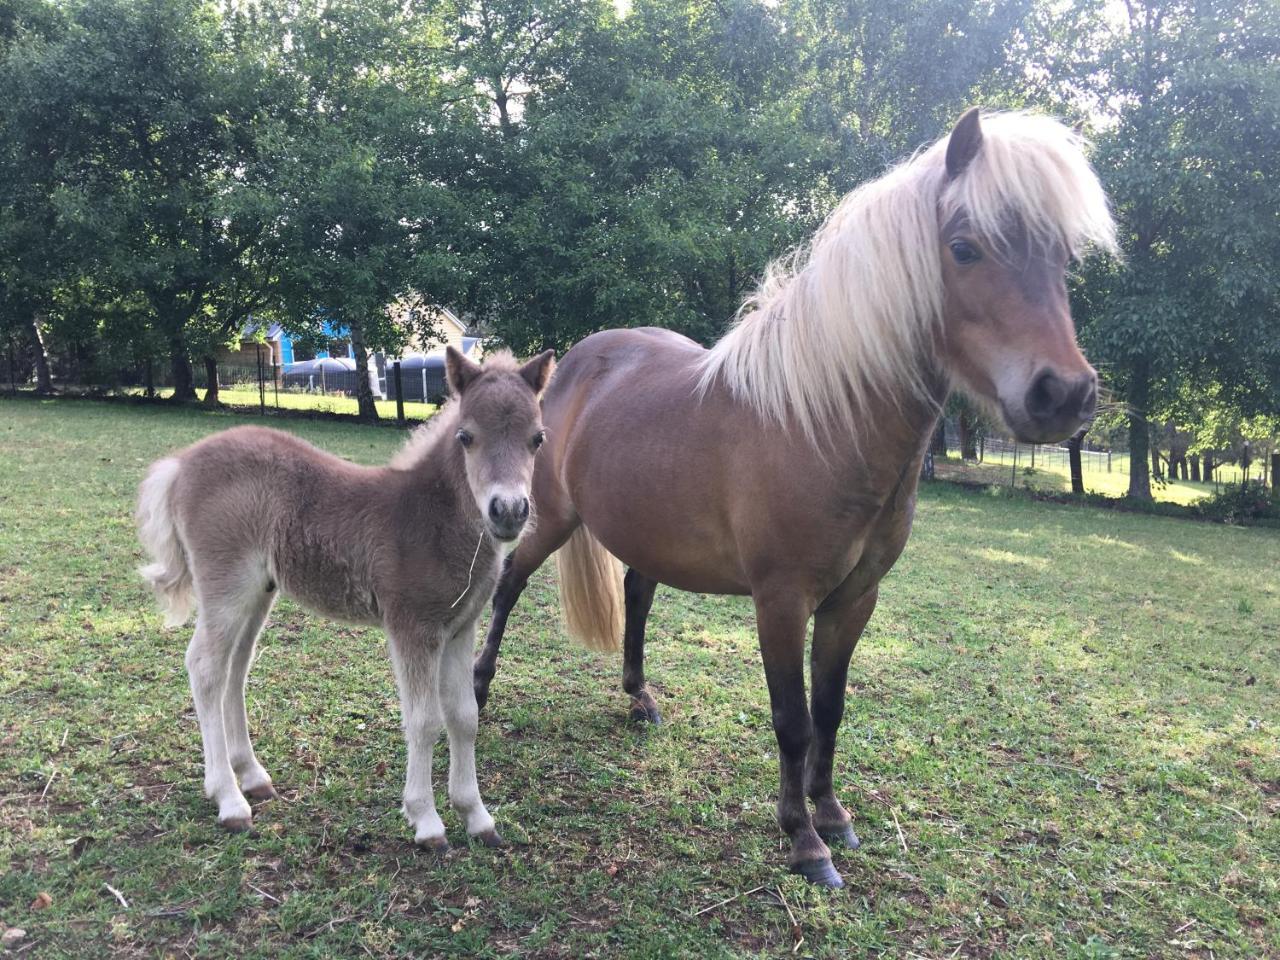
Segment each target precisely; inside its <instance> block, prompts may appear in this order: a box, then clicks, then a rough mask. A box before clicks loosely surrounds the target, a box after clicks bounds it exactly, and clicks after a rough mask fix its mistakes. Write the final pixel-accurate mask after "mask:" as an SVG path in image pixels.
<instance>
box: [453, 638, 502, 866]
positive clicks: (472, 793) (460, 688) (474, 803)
mask: <svg viewBox="0 0 1280 960" xmlns="http://www.w3.org/2000/svg"><path fill="white" fill-rule="evenodd" d="M474 649H475V624H474V623H472V624H469V625H468V626H467V627H465V628H464V629H462V630H460V631H458V633H456V634H455V635H454V636H452V637H450V638H449V640H448V641H447V642H446V644H445V648H444V652H443V653H442V655H441V659H440V705H441V708H442V709H443V711H444V723H445V728H446V729H447V730H448V731H449V803H450V804H452V806H453V808H454V809H455V810H457V811H458V815H459V816H461V817H462V820H463V823H464V824H465V825H466V828H467V833H468V834H469V835H470V836H473V837H475V838H476V839H477V840H479V841H480V842H481V843H483V844H485V846H489V847H497V846H502V845H503V840H502V838H501V837H500V836H498V832H497V830H495V829H494V825H493V817H491V816H490V815H489V811H488V810H486V809H485V806H484V801H483V800H481V799H480V785H479V784H478V783H477V782H476V726H477V719H478V717H479V712H480V711H479V708H478V707H477V706H476V697H475V691H474V689H473V688H472V685H471V680H472V673H471V651H472V650H474Z"/></svg>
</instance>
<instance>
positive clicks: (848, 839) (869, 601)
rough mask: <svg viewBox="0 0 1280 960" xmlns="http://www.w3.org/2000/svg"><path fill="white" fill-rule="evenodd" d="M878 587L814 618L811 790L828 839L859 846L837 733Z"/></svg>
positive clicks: (819, 827)
mask: <svg viewBox="0 0 1280 960" xmlns="http://www.w3.org/2000/svg"><path fill="white" fill-rule="evenodd" d="M875 603H876V592H875V590H874V589H873V590H872V591H871V592H870V593H868V594H865V595H864V596H863V597H861V598H860V599H859V600H858V601H856V602H855V603H852V604H849V605H847V606H844V607H837V608H835V609H833V610H824V611H822V612H820V613H819V614H818V615H817V616H816V617H815V620H814V629H813V652H812V656H811V660H810V674H811V680H812V688H813V741H812V742H811V744H810V746H809V755H808V760H807V766H806V771H805V778H806V784H805V789H806V792H807V793H808V794H809V797H810V799H812V800H813V805H814V816H813V822H814V826H815V828H816V829H817V831H818V833H819V834H820V835H821V836H822V837H823V838H824V839H826V840H828V841H833V842H840V843H843V844H845V845H846V846H849V847H856V846H858V837H857V835H856V834H855V833H854V832H853V826H852V818H851V817H850V816H849V812H848V811H847V810H845V808H844V806H843V805H842V804H841V803H840V801H839V800H838V799H836V795H835V787H834V784H833V782H832V768H833V766H834V762H835V749H836V734H837V732H838V731H839V729H840V721H841V720H842V719H843V717H844V696H845V684H846V683H847V680H848V675H849V658H850V657H851V656H852V654H853V650H854V647H855V646H857V643H858V638H859V637H860V636H861V635H862V631H863V629H864V628H865V627H866V625H867V620H868V619H869V618H870V617H871V611H872V610H874V609H875Z"/></svg>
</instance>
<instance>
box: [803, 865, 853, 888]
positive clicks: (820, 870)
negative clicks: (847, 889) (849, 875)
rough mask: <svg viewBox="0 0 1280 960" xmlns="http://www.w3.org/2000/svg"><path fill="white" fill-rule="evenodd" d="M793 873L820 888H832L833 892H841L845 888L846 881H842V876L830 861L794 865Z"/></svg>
mask: <svg viewBox="0 0 1280 960" xmlns="http://www.w3.org/2000/svg"><path fill="white" fill-rule="evenodd" d="M791 872H792V873H798V874H800V876H802V877H804V878H805V879H806V880H808V881H809V882H810V883H812V884H816V885H817V886H819V887H830V888H831V889H832V890H839V889H840V888H841V887H843V886H844V881H843V880H841V879H840V874H838V873H836V868H835V867H833V866H832V865H831V861H830V860H804V861H802V862H800V863H793V864H792V865H791Z"/></svg>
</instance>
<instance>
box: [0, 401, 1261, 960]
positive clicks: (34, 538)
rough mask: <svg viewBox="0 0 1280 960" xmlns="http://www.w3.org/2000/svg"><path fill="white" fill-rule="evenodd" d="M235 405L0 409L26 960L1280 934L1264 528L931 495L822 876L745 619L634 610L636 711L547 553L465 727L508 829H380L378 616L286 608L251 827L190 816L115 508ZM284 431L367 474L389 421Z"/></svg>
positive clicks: (171, 664) (389, 761) (693, 599)
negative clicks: (643, 681)
mask: <svg viewBox="0 0 1280 960" xmlns="http://www.w3.org/2000/svg"><path fill="white" fill-rule="evenodd" d="M234 422H253V420H252V419H251V418H245V419H240V418H235V417H226V416H218V417H211V416H208V415H205V414H203V413H200V412H197V411H186V410H171V409H152V408H142V409H134V408H126V407H116V406H113V405H99V404H91V403H80V402H63V401H61V400H59V401H55V402H51V403H48V404H34V403H27V402H19V401H9V400H5V399H3V398H0V424H3V427H0V491H3V493H2V494H0V495H2V496H3V497H4V500H3V503H2V504H0V512H2V513H3V520H2V521H0V597H3V600H0V636H3V637H4V640H3V642H0V859H3V862H4V863H5V869H4V870H3V871H0V904H2V905H3V906H2V907H0V922H3V923H4V924H5V925H6V929H7V928H12V927H18V928H21V929H23V930H25V931H26V936H25V938H24V939H23V940H22V941H20V943H19V947H21V946H24V945H31V946H30V949H29V950H28V951H27V953H25V954H22V955H23V956H51V957H59V956H65V957H85V956H105V955H112V954H126V953H137V954H148V955H149V954H164V953H174V954H179V955H180V954H181V953H182V951H183V950H188V951H190V952H191V953H192V954H193V955H194V954H201V953H203V954H208V955H215V956H222V955H226V954H228V953H231V952H237V953H244V954H262V955H267V954H270V955H283V954H287V953H290V952H293V953H297V952H300V951H306V950H310V951H312V952H314V953H315V954H316V955H323V956H365V955H367V954H368V953H372V954H374V955H375V956H380V955H383V954H388V955H404V954H412V955H425V956H449V957H463V956H467V957H470V956H499V955H511V954H520V955H524V956H531V957H546V958H550V957H570V956H572V957H578V956H593V955H594V956H633V957H642V956H649V957H652V956H709V957H751V956H760V955H765V954H767V955H775V954H776V955H787V954H789V953H790V951H791V950H792V947H793V946H794V944H795V943H796V942H797V941H796V939H795V936H794V931H793V926H792V921H791V919H790V918H789V917H788V915H787V912H786V910H785V909H784V908H783V907H782V906H781V904H780V902H779V901H778V899H777V898H776V897H774V896H773V895H772V894H769V895H766V894H765V891H766V890H768V891H772V890H775V889H777V890H779V891H780V893H781V895H782V896H785V898H786V901H787V903H788V904H789V905H790V907H791V910H792V912H793V914H794V916H795V925H796V926H798V927H799V930H800V933H801V934H802V936H803V937H804V943H803V945H802V946H801V947H800V949H799V951H798V952H797V955H806V956H814V957H846V956H861V955H870V954H873V953H890V954H895V955H902V956H907V955H910V954H915V955H919V956H930V957H933V956H937V957H946V956H950V955H952V954H953V953H957V951H958V953H957V956H960V957H963V956H970V955H979V954H992V955H1004V954H1014V953H1019V952H1020V953H1021V955H1026V956H1040V957H1058V956H1110V955H1112V954H1115V955H1117V956H1118V955H1122V954H1124V953H1125V952H1128V953H1133V954H1135V955H1140V956H1148V955H1150V956H1164V955H1167V954H1169V953H1170V952H1171V951H1182V952H1190V953H1195V952H1197V951H1198V952H1199V953H1201V954H1202V955H1203V956H1205V957H1207V956H1208V951H1209V950H1212V951H1213V955H1214V956H1215V957H1217V958H1223V957H1232V958H1241V960H1243V958H1251V957H1259V956H1267V955H1269V954H1271V953H1274V949H1273V946H1272V945H1273V944H1274V943H1276V942H1277V940H1278V938H1280V926H1278V925H1277V924H1278V923H1280V920H1278V919H1277V917H1276V912H1275V910H1274V909H1273V907H1274V903H1273V901H1274V899H1275V897H1274V872H1273V867H1272V861H1273V859H1274V858H1273V857H1271V856H1270V850H1272V849H1273V848H1274V846H1275V844H1274V842H1273V841H1274V831H1275V826H1274V824H1275V822H1276V817H1275V814H1276V813H1277V812H1280V809H1278V808H1277V806H1276V803H1277V798H1278V797H1280V748H1278V747H1277V740H1276V731H1275V723H1274V721H1273V720H1272V717H1273V716H1274V713H1275V711H1274V708H1273V706H1274V705H1273V700H1274V691H1275V690H1276V689H1277V686H1278V685H1280V664H1277V662H1276V658H1275V656H1274V653H1273V651H1274V645H1273V644H1269V643H1268V640H1269V639H1270V638H1271V637H1273V636H1274V635H1275V631H1276V627H1277V625H1280V594H1277V592H1276V588H1275V584H1274V582H1273V581H1274V578H1273V577H1271V576H1270V571H1272V570H1275V569H1278V568H1280V538H1278V537H1276V535H1275V533H1274V531H1267V530H1257V529H1253V530H1243V529H1236V528H1228V527H1221V526H1211V525H1204V524H1191V523H1186V522H1182V521H1178V520H1172V519H1168V518H1163V517H1147V516H1142V515H1136V514H1116V513H1110V512H1103V511H1097V510H1092V509H1086V508H1078V507H1060V506H1055V505H1051V504H1043V503H1035V502H1031V501H1022V500H1016V499H1006V498H999V497H991V496H988V495H985V494H974V493H970V492H967V491H961V490H957V489H955V488H952V487H950V486H948V485H946V484H935V485H930V486H927V487H925V488H924V489H922V491H921V496H920V503H919V508H918V516H917V522H916V530H915V534H914V536H913V539H912V541H911V542H910V544H909V545H908V547H907V549H906V552H905V553H904V555H903V557H902V559H901V561H900V562H899V564H898V566H897V567H896V568H895V570H894V572H893V573H892V574H891V575H890V576H889V577H888V578H887V579H886V580H885V582H884V584H883V586H882V588H881V597H880V607H879V609H878V610H877V612H876V615H875V617H874V618H873V619H872V621H871V626H870V628H869V629H868V631H867V634H866V635H865V636H864V638H863V640H862V641H861V643H860V644H859V646H858V649H857V651H856V653H855V654H854V659H853V663H852V666H851V669H850V672H849V677H848V687H849V691H850V692H849V694H848V698H847V704H848V705H847V713H846V718H845V722H844V724H843V725H842V726H841V728H840V733H839V737H840V750H839V752H838V753H837V757H838V763H837V769H836V783H837V790H838V792H839V794H840V796H841V798H842V799H843V801H844V802H845V804H846V805H847V806H848V807H849V809H850V811H851V812H852V813H853V815H854V819H855V827H856V828H857V832H858V834H859V836H860V837H861V838H862V842H863V847H862V849H861V850H858V851H855V852H847V851H837V853H836V857H835V860H836V864H837V866H838V867H839V869H840V871H841V872H842V874H843V875H844V877H845V880H846V883H847V885H848V886H847V887H846V889H845V890H844V891H841V892H840V893H837V894H834V895H833V894H825V893H820V892H817V891H813V890H811V889H809V888H807V887H806V886H805V884H804V883H803V881H801V880H799V879H798V878H795V877H791V876H789V875H787V874H786V872H785V867H784V866H783V865H782V864H781V863H780V862H779V857H778V849H779V834H778V833H777V831H776V828H775V826H774V822H773V818H774V810H773V805H774V801H775V799H776V794H775V793H774V790H775V787H776V782H777V750H776V744H775V742H774V736H773V732H772V729H771V723H770V710H769V702H768V697H767V695H766V691H765V689H764V682H763V679H762V677H761V673H760V663H759V651H758V644H757V641H756V638H755V633H754V616H753V613H752V610H751V606H750V604H749V603H748V602H746V601H744V600H743V599H741V598H734V597H711V596H707V597H704V596H698V595H694V594H682V593H677V592H675V591H672V590H659V591H658V593H657V597H656V600H655V602H654V606H653V614H652V617H651V621H650V629H649V638H650V639H649V663H648V672H649V676H650V678H651V679H652V681H653V684H654V687H655V692H656V696H657V697H658V699H659V702H660V703H661V706H662V709H663V712H664V714H665V717H666V723H665V724H664V725H663V726H661V727H658V728H654V729H637V728H635V727H633V726H632V725H631V724H629V723H628V721H627V710H628V701H627V698H626V696H625V695H624V694H623V693H622V692H621V690H620V688H619V683H618V681H619V672H620V660H619V658H618V657H617V656H613V655H597V654H592V653H589V652H586V651H583V650H581V649H579V648H577V647H576V646H574V645H573V644H571V643H570V642H569V640H568V639H567V638H566V637H565V636H564V634H563V631H562V628H561V625H560V622H559V618H558V616H557V615H556V613H555V610H556V608H557V601H556V597H555V581H554V578H553V576H552V573H551V569H552V566H551V565H549V566H548V568H547V569H546V570H545V571H544V572H542V573H540V574H539V575H538V576H536V577H535V578H534V579H533V580H532V581H531V582H530V585H529V588H528V590H527V591H526V596H525V598H524V600H523V601H522V604H521V606H520V607H518V608H517V610H516V612H515V613H514V614H513V615H512V618H511V623H510V628H509V631H508V640H507V644H506V646H505V648H504V653H503V661H502V671H501V673H500V674H499V675H498V680H497V681H496V682H495V684H494V687H493V696H492V699H491V700H490V702H489V705H488V706H487V707H486V710H485V713H484V714H483V715H482V717H481V720H480V736H479V741H478V743H477V747H476V756H477V761H478V764H479V767H480V781H481V784H482V785H483V786H484V788H485V799H486V800H487V801H488V802H490V803H491V804H492V810H493V813H494V816H495V818H496V819H497V821H498V825H499V828H500V829H506V828H508V827H509V828H510V832H511V834H512V837H513V838H514V837H521V838H522V839H524V840H527V843H522V844H520V845H519V846H517V847H515V848H514V849H513V850H512V851H509V852H506V853H494V852H490V851H488V850H486V849H484V848H482V847H480V846H476V847H474V848H465V849H456V850H455V852H454V853H451V854H449V855H448V856H447V857H444V858H441V859H436V858H433V857H430V856H426V855H423V854H420V853H418V852H416V851H415V850H414V849H413V848H412V845H411V843H410V838H409V836H408V834H407V831H406V830H405V829H404V825H403V822H402V821H401V819H400V817H399V815H398V814H397V813H395V806H396V804H397V803H398V799H399V794H400V788H401V785H402V780H403V774H404V745H403V738H402V734H401V732H400V714H399V709H398V706H397V695H396V691H395V688H394V684H393V682H392V678H391V672H390V670H389V669H388V667H387V662H386V654H385V644H384V641H383V637H382V634H381V631H378V630H375V629H365V628H360V627H349V626H344V625H340V624H336V623H332V622H328V621H325V620H322V619H320V618H316V617H311V616H308V615H306V614H304V613H302V612H301V611H300V610H299V609H298V607H296V606H295V605H293V604H290V603H288V602H281V603H280V604H279V605H278V607H277V608H276V610H275V612H274V613H273V614H272V620H271V623H270V624H269V626H268V628H267V632H266V634H265V636H264V638H263V643H262V645H261V653H260V662H259V663H258V665H257V666H256V667H255V669H254V671H253V672H252V674H251V675H250V676H251V678H250V683H249V690H248V704H249V724H250V728H251V730H252V731H253V732H254V734H255V738H256V739H255V744H256V746H257V748H258V752H259V755H260V757H261V758H262V759H263V762H264V763H265V764H266V765H267V766H268V767H269V768H270V769H271V771H272V773H273V774H274V775H275V777H276V780H277V782H278V784H279V785H280V789H281V792H282V794H283V796H284V799H285V800H286V801H288V802H286V803H277V802H272V803H267V804H261V805H258V806H257V807H256V808H255V827H254V833H253V834H249V835H238V836H225V835H223V834H221V833H220V832H219V831H218V830H217V828H216V827H215V826H214V824H213V823H212V818H211V817H210V815H209V813H210V811H209V807H208V801H207V800H206V799H205V798H204V797H203V795H202V793H201V783H200V742H199V736H198V732H197V730H196V727H195V722H194V718H193V716H192V711H191V694H190V691H189V690H188V688H187V682H186V678H185V676H184V667H183V650H184V648H185V645H186V642H187V640H188V639H189V635H188V634H183V633H179V632H164V631H162V630H161V629H160V628H159V619H158V617H157V615H156V614H155V611H154V609H153V606H152V602H151V599H150V597H149V596H148V595H147V594H146V593H145V592H144V590H143V588H142V584H141V583H140V582H139V581H138V580H137V579H136V578H135V574H134V570H133V568H134V566H135V565H136V564H137V563H138V562H139V561H140V559H141V557H140V553H139V552H138V550H137V547H136V546H135V543H134V532H133V528H132V526H131V524H130V523H129V522H128V515H129V512H130V510H131V506H132V498H133V495H134V490H135V488H136V485H137V483H138V481H139V480H140V479H141V475H142V471H143V469H144V468H145V466H146V464H147V463H149V462H150V461H151V460H153V459H155V458H156V457H158V456H160V455H162V454H164V453H166V452H168V451H170V450H173V449H176V448H178V447H181V446H183V445H185V444H188V443H190V442H192V441H194V440H196V439H198V438H199V437H201V436H203V435H205V434H207V433H209V432H211V431H213V430H217V429H223V428H224V427H225V426H227V425H228V423H234ZM296 428H297V430H298V432H299V433H300V434H301V435H303V436H304V437H306V438H307V439H308V440H311V441H313V442H315V443H316V444H318V445H319V446H321V447H323V448H325V449H328V450H330V451H332V452H335V453H339V454H342V455H345V456H348V457H350V458H351V459H352V460H354V461H356V462H360V463H367V464H374V463H381V462H384V461H385V460H386V459H387V457H388V456H389V455H390V454H391V452H392V449H393V448H394V447H395V446H396V445H397V444H398V443H399V440H400V438H399V436H398V435H396V434H394V433H393V432H391V431H380V430H373V431H370V430H367V429H362V428H359V427H354V426H348V425H344V424H332V423H305V424H298V425H296ZM104 457H105V458H109V459H103V458H104ZM1005 473H1007V469H1006V471H1005ZM468 546H470V543H469V544H468ZM1148 571H1156V572H1154V573H1151V574H1150V575H1148V573H1147V572H1148ZM449 599H452V597H450V598H449ZM359 724H364V727H363V729H361V728H360V727H359ZM64 734H65V740H64ZM437 756H438V757H439V758H441V759H443V757H444V756H445V753H444V749H443V747H441V748H440V751H439V752H438V754H437ZM54 768H56V769H57V770H58V774H57V776H56V777H54V778H53V780H52V782H51V783H48V781H49V778H50V774H51V772H52V770H53V769H54ZM1093 779H1096V780H1097V781H1099V782H1101V783H1102V784H1103V787H1104V788H1103V790H1102V791H1101V792H1099V791H1098V790H1097V789H1095V787H1094V784H1093ZM47 783H48V789H47V792H45V793H44V798H43V800H41V793H42V792H44V791H45V787H46V784H47ZM441 787H443V784H441ZM439 797H440V803H441V807H442V808H443V807H444V802H443V801H444V792H443V790H442V791H441V792H440V793H439ZM895 815H896V817H897V820H898V824H899V825H900V826H901V829H902V834H903V837H904V838H905V841H906V845H907V850H906V852H904V851H903V849H902V842H901V840H900V838H899V836H898V831H897V829H896V828H895V826H894V816H895ZM445 820H446V824H447V826H448V829H449V832H450V835H451V839H454V840H457V841H461V839H462V830H461V828H460V826H459V825H458V822H457V820H456V819H453V818H451V817H450V816H449V815H448V814H446V815H445ZM455 846H456V847H461V846H462V844H461V842H459V843H457V844H455ZM104 884H110V886H111V887H114V888H115V889H116V890H119V891H120V893H121V895H122V896H123V897H124V898H125V900H126V901H127V902H128V904H129V909H128V910H125V909H124V908H123V907H122V906H121V905H120V903H119V901H118V900H117V899H116V898H115V896H114V895H112V894H111V893H110V892H109V891H108V890H107V889H106V887H105V886H104ZM757 887H763V889H761V890H754V888H757ZM753 890H754V892H753ZM42 891H43V892H46V893H48V894H49V895H50V898H51V903H50V905H49V906H48V907H46V908H45V909H41V910H31V909H29V905H30V904H32V903H33V902H34V901H36V899H37V897H38V895H39V894H40V893H41V892H42ZM268 895H269V896H268ZM271 898H275V899H274V900H273V899H271ZM277 901H279V902H277ZM722 901H726V902H723V903H722ZM707 907H714V909H710V910H704V908H707ZM699 911H702V912H701V913H700V914H699ZM691 915H693V916H691ZM1189 921H1195V922H1194V923H1193V924H1192V925H1191V926H1189V927H1185V928H1184V929H1181V931H1180V932H1175V931H1179V928H1183V927H1184V925H1185V924H1187V923H1188V922H1189ZM455 928H456V929H455ZM1170 941H1177V942H1178V944H1187V943H1193V945H1192V946H1190V947H1184V946H1171V944H1170Z"/></svg>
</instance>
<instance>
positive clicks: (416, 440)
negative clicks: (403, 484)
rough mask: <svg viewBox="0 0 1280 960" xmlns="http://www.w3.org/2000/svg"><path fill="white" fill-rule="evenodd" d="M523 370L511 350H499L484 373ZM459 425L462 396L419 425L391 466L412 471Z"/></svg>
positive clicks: (486, 361) (394, 468) (446, 402)
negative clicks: (459, 403) (441, 439)
mask: <svg viewBox="0 0 1280 960" xmlns="http://www.w3.org/2000/svg"><path fill="white" fill-rule="evenodd" d="M519 369H520V361H518V360H517V359H516V358H515V355H514V354H512V353H511V351H510V350H499V351H497V352H496V353H491V354H489V355H487V356H486V357H485V358H484V372H485V373H486V374H487V373H515V372H517V371H518V370H519ZM457 425H458V398H457V397H454V396H450V397H449V399H448V400H446V401H445V402H444V405H443V406H442V407H441V408H440V409H439V410H437V411H436V412H435V414H433V415H432V417H431V419H429V420H428V421H427V422H426V423H424V424H423V425H422V426H420V427H415V428H414V429H413V432H412V433H410V434H409V439H408V440H406V441H405V442H404V446H403V447H401V448H400V449H399V450H397V451H396V454H395V456H393V457H392V458H391V462H390V463H388V464H387V466H389V467H391V469H393V470H412V469H413V468H414V467H416V466H417V465H418V464H420V463H422V461H423V460H425V459H426V458H427V457H429V456H431V455H432V453H433V452H434V448H435V446H436V444H437V443H438V442H439V440H440V438H441V437H445V436H448V435H449V431H450V430H452V429H453V428H454V427H456V426H457Z"/></svg>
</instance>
